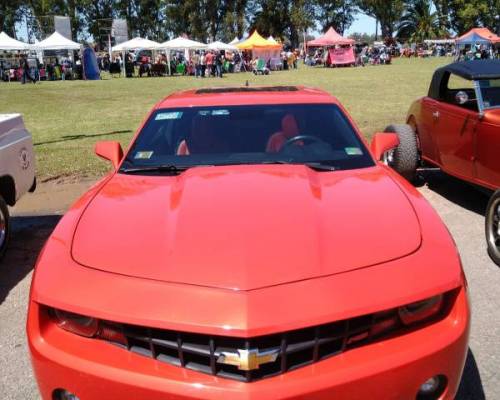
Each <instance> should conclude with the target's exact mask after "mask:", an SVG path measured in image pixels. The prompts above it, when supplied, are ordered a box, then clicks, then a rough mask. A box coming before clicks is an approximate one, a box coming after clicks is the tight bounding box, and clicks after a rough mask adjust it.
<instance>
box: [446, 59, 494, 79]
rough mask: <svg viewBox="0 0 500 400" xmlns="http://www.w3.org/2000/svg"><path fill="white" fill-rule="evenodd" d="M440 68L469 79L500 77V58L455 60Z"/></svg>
mask: <svg viewBox="0 0 500 400" xmlns="http://www.w3.org/2000/svg"><path fill="white" fill-rule="evenodd" d="M439 70H444V71H447V72H451V73H452V74H455V75H458V76H461V77H462V78H464V79H468V80H477V79H498V78H500V60H472V61H462V62H455V63H452V64H449V65H446V66H444V67H442V68H440V69H438V70H437V71H436V72H438V71H439Z"/></svg>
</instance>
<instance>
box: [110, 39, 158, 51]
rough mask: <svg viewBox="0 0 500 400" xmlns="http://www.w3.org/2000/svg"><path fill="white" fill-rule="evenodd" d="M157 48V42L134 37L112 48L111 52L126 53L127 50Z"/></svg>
mask: <svg viewBox="0 0 500 400" xmlns="http://www.w3.org/2000/svg"><path fill="white" fill-rule="evenodd" d="M159 47H160V43H158V42H155V41H153V40H149V39H143V38H140V37H136V38H133V39H131V40H128V41H126V42H123V43H120V44H118V45H116V46H114V47H113V48H112V49H111V50H112V51H128V50H139V49H145V50H156V49H158V48H159Z"/></svg>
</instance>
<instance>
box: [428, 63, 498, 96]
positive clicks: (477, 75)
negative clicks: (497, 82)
mask: <svg viewBox="0 0 500 400" xmlns="http://www.w3.org/2000/svg"><path fill="white" fill-rule="evenodd" d="M450 74H454V75H458V76H460V77H462V78H464V79H467V80H469V81H472V80H479V79H500V60H472V61H460V62H454V63H451V64H448V65H445V66H444V67H441V68H438V69H437V70H436V71H435V72H434V76H433V77H432V81H431V85H430V88H429V97H432V98H434V99H438V98H439V91H440V89H441V88H442V85H444V86H446V84H447V82H448V78H449V76H450Z"/></svg>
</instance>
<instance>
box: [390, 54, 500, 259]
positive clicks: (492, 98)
mask: <svg viewBox="0 0 500 400" xmlns="http://www.w3.org/2000/svg"><path fill="white" fill-rule="evenodd" d="M406 120H407V125H391V126H388V127H387V128H386V132H396V133H397V134H398V135H399V138H400V145H399V146H398V148H396V149H395V150H393V151H390V152H388V153H387V155H386V157H385V158H386V161H387V163H388V164H389V165H391V166H392V167H394V169H396V170H397V171H398V172H399V173H401V174H402V175H403V176H405V177H406V178H408V179H409V180H411V179H412V178H413V177H414V175H415V171H416V169H417V167H418V166H419V165H420V164H421V163H422V162H424V163H427V164H430V165H433V166H438V167H440V168H441V169H442V170H443V171H444V172H446V173H448V174H450V175H453V176H455V177H457V178H459V179H462V180H464V181H466V182H469V183H472V184H474V185H476V186H479V187H480V188H483V189H485V190H486V191H488V192H489V193H492V194H493V195H492V196H491V198H490V202H489V204H488V207H487V210H486V220H485V222H486V229H485V230H486V241H487V244H488V253H489V255H490V257H491V258H492V260H493V261H495V262H496V263H497V264H498V265H500V190H498V189H500V60H481V61H479V60H475V61H466V62H456V63H453V64H450V65H446V66H444V67H442V68H439V69H438V70H436V72H435V73H434V76H433V78H432V82H431V85H430V88H429V94H428V95H427V96H426V97H423V98H421V99H418V100H416V101H415V102H414V103H413V104H412V105H411V107H410V110H409V111H408V115H407V117H406Z"/></svg>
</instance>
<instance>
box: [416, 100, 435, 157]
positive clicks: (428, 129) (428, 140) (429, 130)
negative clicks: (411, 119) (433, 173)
mask: <svg viewBox="0 0 500 400" xmlns="http://www.w3.org/2000/svg"><path fill="white" fill-rule="evenodd" d="M437 106H438V102H437V101H436V100H434V99H432V98H430V97H424V98H423V99H422V101H421V103H420V110H419V112H418V116H417V130H418V138H419V145H420V150H421V152H422V158H423V159H425V160H427V161H431V162H435V163H438V164H439V163H440V160H439V158H438V152H437V138H436V136H437V135H436V132H435V130H434V128H435V123H436V121H435V117H434V115H435V113H436V110H437Z"/></svg>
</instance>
